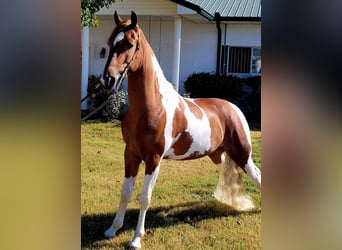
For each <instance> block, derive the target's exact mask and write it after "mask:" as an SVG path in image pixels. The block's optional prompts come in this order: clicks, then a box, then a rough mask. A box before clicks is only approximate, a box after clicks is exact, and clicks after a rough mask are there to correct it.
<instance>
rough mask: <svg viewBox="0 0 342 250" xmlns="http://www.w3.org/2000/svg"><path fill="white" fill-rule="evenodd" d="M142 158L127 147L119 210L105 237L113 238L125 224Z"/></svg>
mask: <svg viewBox="0 0 342 250" xmlns="http://www.w3.org/2000/svg"><path fill="white" fill-rule="evenodd" d="M140 163H141V160H140V159H139V158H137V157H135V156H133V155H132V154H131V153H130V152H129V150H128V149H127V147H126V149H125V179H124V183H123V185H122V191H121V200H120V205H119V208H118V211H117V212H116V216H115V218H114V221H113V223H112V225H111V227H110V228H108V229H107V231H106V232H105V233H104V235H105V237H107V238H112V237H114V236H115V235H116V232H117V231H118V230H119V229H120V228H121V227H122V226H123V222H124V217H125V214H126V210H127V205H128V202H129V200H130V198H131V196H132V193H133V187H134V183H135V180H136V176H137V174H138V169H139V165H140Z"/></svg>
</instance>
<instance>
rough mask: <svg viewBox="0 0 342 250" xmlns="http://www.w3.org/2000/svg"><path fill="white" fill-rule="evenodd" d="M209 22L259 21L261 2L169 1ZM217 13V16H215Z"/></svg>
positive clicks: (238, 0) (239, 0)
mask: <svg viewBox="0 0 342 250" xmlns="http://www.w3.org/2000/svg"><path fill="white" fill-rule="evenodd" d="M171 1H173V2H175V3H177V4H180V5H183V6H184V7H187V8H189V9H192V10H194V11H196V12H197V13H198V14H200V15H202V16H203V17H205V18H206V19H208V20H209V21H215V20H217V19H219V20H220V21H260V20H261V0H222V1H220V0H187V1H185V0H171ZM215 13H217V14H215Z"/></svg>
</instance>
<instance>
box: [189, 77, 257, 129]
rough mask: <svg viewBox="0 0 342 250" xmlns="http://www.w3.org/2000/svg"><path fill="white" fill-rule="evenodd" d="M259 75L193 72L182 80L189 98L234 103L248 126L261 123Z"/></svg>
mask: <svg viewBox="0 0 342 250" xmlns="http://www.w3.org/2000/svg"><path fill="white" fill-rule="evenodd" d="M260 86H261V77H260V76H254V77H248V78H240V77H237V76H233V75H228V76H226V75H215V74H210V73H194V74H192V75H190V76H189V77H188V78H187V80H186V81H185V82H184V88H185V91H186V92H187V94H189V95H190V97H191V98H221V99H224V100H227V101H229V102H232V103H234V104H236V105H237V106H238V107H239V108H240V109H241V110H242V112H243V113H244V114H245V116H246V118H247V120H248V122H249V124H250V126H252V127H256V128H260V124H261V101H260V99H261V93H260Z"/></svg>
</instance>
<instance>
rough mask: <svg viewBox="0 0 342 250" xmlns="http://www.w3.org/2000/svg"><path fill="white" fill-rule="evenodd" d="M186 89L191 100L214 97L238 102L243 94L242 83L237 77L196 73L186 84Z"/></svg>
mask: <svg viewBox="0 0 342 250" xmlns="http://www.w3.org/2000/svg"><path fill="white" fill-rule="evenodd" d="M184 89H185V90H186V92H188V93H189V94H190V97H191V98H198V97H208V98H211V97H214V98H221V99H225V100H228V101H230V102H236V101H237V99H238V98H239V97H240V96H241V95H242V94H243V89H242V82H241V80H240V78H238V77H237V76H220V75H214V74H209V73H194V74H192V75H190V76H189V77H188V79H187V80H186V81H185V82H184Z"/></svg>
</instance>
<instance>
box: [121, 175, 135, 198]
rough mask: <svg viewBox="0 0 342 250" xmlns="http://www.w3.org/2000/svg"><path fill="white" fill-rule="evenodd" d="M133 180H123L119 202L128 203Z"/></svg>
mask: <svg viewBox="0 0 342 250" xmlns="http://www.w3.org/2000/svg"><path fill="white" fill-rule="evenodd" d="M133 185H134V178H133V179H132V180H130V179H125V182H124V185H123V186H122V192H121V202H125V203H126V202H128V201H129V200H130V199H131V196H132V193H133Z"/></svg>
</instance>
